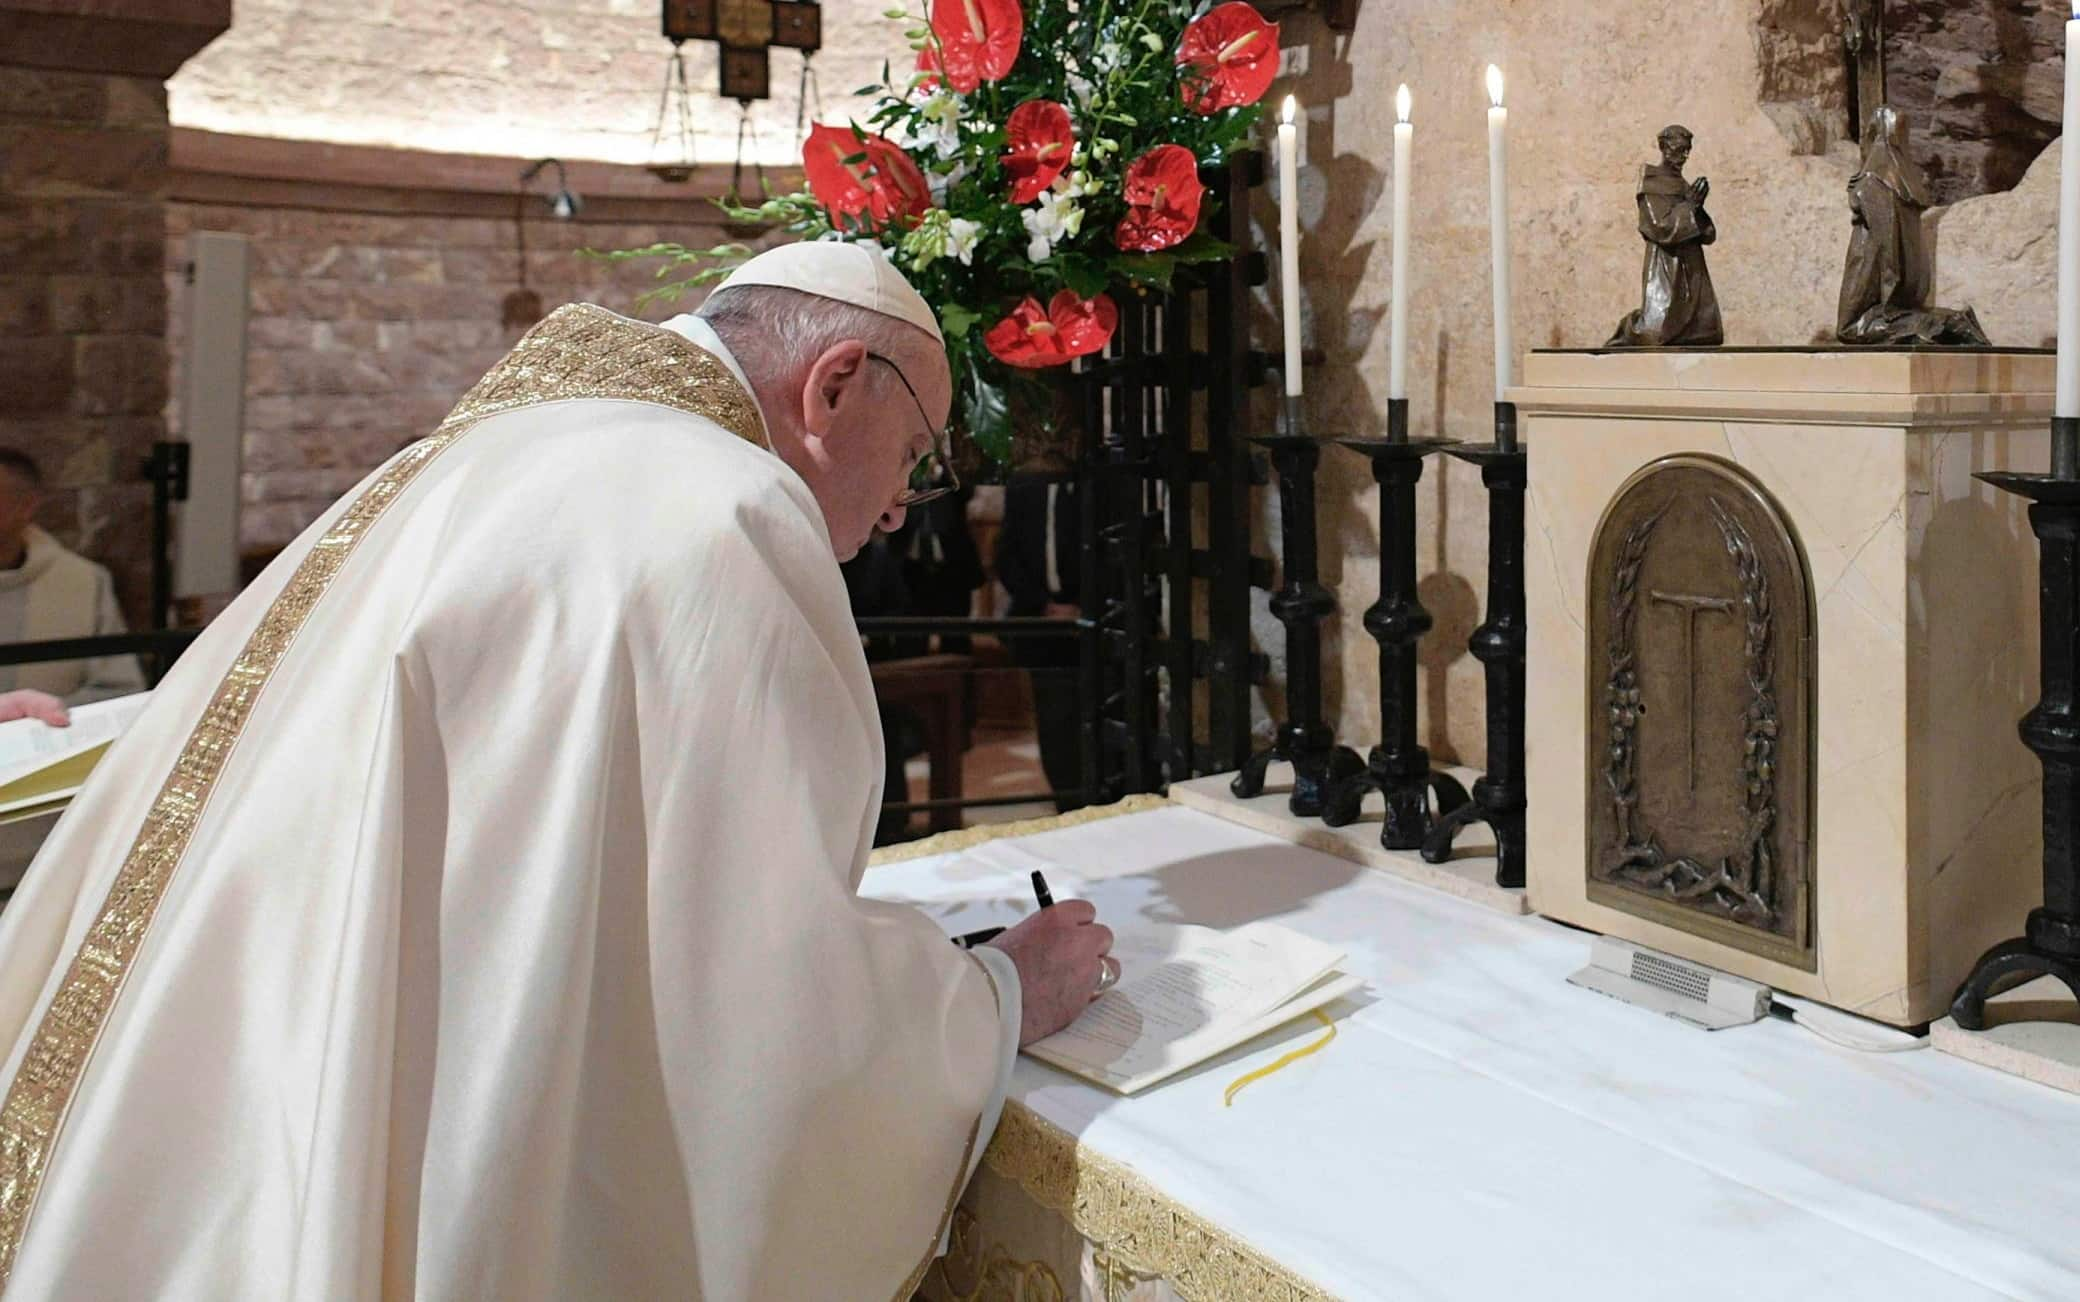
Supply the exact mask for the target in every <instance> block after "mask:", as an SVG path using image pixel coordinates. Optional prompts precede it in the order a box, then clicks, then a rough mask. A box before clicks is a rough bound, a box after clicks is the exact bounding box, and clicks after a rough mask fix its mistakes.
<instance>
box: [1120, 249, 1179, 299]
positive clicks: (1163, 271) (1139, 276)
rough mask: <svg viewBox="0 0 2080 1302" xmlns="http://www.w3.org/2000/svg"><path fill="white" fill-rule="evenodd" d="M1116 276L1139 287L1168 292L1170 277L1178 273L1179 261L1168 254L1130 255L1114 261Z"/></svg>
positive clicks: (1124, 255)
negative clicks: (1143, 286)
mask: <svg viewBox="0 0 2080 1302" xmlns="http://www.w3.org/2000/svg"><path fill="white" fill-rule="evenodd" d="M1112 270H1113V272H1114V274H1116V275H1119V276H1121V277H1124V278H1125V279H1127V280H1131V281H1133V282H1134V283H1136V284H1139V285H1149V286H1153V287H1154V288H1156V289H1160V290H1163V291H1164V292H1166V293H1167V292H1168V291H1169V289H1170V277H1171V276H1172V275H1173V274H1174V273H1175V272H1176V271H1177V259H1176V258H1175V257H1174V256H1172V255H1171V254H1168V253H1129V254H1123V255H1121V256H1120V257H1117V258H1114V259H1112Z"/></svg>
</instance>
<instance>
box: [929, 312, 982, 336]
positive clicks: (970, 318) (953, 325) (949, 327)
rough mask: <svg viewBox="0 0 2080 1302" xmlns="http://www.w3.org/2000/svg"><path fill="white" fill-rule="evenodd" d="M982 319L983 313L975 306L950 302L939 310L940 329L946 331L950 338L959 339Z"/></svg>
mask: <svg viewBox="0 0 2080 1302" xmlns="http://www.w3.org/2000/svg"><path fill="white" fill-rule="evenodd" d="M981 319H982V313H980V312H977V311H975V310H974V309H973V308H967V307H962V306H961V305H960V304H959V303H948V304H947V305H946V306H945V307H944V308H941V309H940V311H939V329H940V330H942V331H943V332H945V334H946V336H947V337H948V338H950V339H958V338H960V337H961V336H962V335H965V334H967V333H968V331H969V330H970V329H972V328H973V327H974V325H975V323H976V322H977V321H980V320H981Z"/></svg>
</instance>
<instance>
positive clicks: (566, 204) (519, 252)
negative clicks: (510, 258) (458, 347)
mask: <svg viewBox="0 0 2080 1302" xmlns="http://www.w3.org/2000/svg"><path fill="white" fill-rule="evenodd" d="M549 167H553V168H555V169H556V193H555V194H552V195H549V196H546V197H547V200H548V204H549V214H550V216H552V217H554V218H555V219H556V220H557V221H560V222H567V221H570V220H572V219H573V218H575V217H576V216H577V215H578V210H579V209H580V208H582V207H584V206H585V202H584V200H582V199H580V198H579V197H578V196H577V195H575V194H573V193H571V187H570V178H569V177H568V176H567V175H566V174H565V172H564V169H563V163H562V162H561V161H559V160H557V159H554V158H542V159H537V160H536V161H534V162H532V163H529V164H528V165H527V167H526V168H525V169H523V170H522V171H521V173H520V186H519V188H518V189H516V190H515V191H514V192H513V255H514V258H515V260H516V270H517V272H518V275H519V280H520V285H519V287H518V288H517V289H515V290H513V291H512V292H511V293H509V294H507V295H506V296H505V298H504V300H503V301H502V302H500V304H499V314H498V316H499V324H500V325H502V326H503V327H505V328H506V329H507V330H525V329H527V328H528V327H529V326H531V325H533V324H534V323H535V322H537V321H539V320H541V319H542V296H541V295H540V294H538V293H536V292H535V291H534V290H533V289H532V288H531V287H530V286H529V285H528V283H527V194H528V187H529V186H531V185H532V184H534V179H535V178H536V177H537V176H540V175H541V174H542V170H543V169H544V168H549Z"/></svg>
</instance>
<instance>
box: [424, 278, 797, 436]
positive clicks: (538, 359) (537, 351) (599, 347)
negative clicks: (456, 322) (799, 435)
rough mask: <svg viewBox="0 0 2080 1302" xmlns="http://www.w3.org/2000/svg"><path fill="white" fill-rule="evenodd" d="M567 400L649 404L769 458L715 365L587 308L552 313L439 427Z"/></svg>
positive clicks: (672, 341)
mask: <svg viewBox="0 0 2080 1302" xmlns="http://www.w3.org/2000/svg"><path fill="white" fill-rule="evenodd" d="M574 398H609V399H619V400H621V401H625V402H651V403H656V404H657V405H658V406H661V407H670V408H672V409H673V410H675V411H683V412H686V413H688V414H690V415H694V416H701V417H705V418H706V419H708V420H712V421H714V422H715V423H716V424H717V425H720V426H722V428H724V429H726V430H728V431H729V432H730V433H732V434H734V435H736V436H737V437H738V438H740V439H743V440H744V441H745V442H747V443H755V444H757V445H758V446H759V447H762V448H764V449H766V450H767V451H769V452H770V451H771V450H772V447H773V444H772V441H771V440H770V439H769V438H767V437H766V427H765V422H764V421H762V420H761V419H760V418H759V414H758V404H757V403H756V402H754V401H753V400H752V397H751V395H750V394H748V393H746V392H745V391H744V386H743V385H741V384H739V383H738V382H737V378H736V376H734V375H732V374H731V373H730V369H729V367H728V366H727V365H726V364H725V363H724V362H723V361H722V359H721V358H719V357H717V356H715V355H714V354H713V353H711V352H709V351H707V350H706V349H704V348H702V347H700V346H699V345H698V344H695V343H694V342H693V341H692V340H689V339H686V338H684V337H683V336H680V335H676V334H674V333H672V332H671V331H669V330H666V329H664V328H663V327H661V326H654V325H650V324H648V323H646V322H642V321H631V320H630V319H629V318H627V317H625V316H618V315H616V314H615V313H612V312H609V311H607V310H606V309H605V308H603V307H595V306H593V305H592V304H590V303H571V304H568V305H566V306H564V307H559V308H557V309H556V310H555V311H554V312H551V313H550V314H549V315H548V316H547V317H544V318H543V319H542V321H541V322H540V323H539V324H538V325H536V326H535V327H534V328H533V329H532V330H529V331H528V332H527V333H526V334H525V335H523V336H521V339H520V342H519V343H517V344H514V345H513V351H511V352H509V353H507V354H506V355H505V356H504V357H503V358H501V359H499V362H498V364H497V365H495V366H493V367H492V368H491V369H490V370H489V371H487V372H485V374H484V378H483V379H481V380H479V381H477V383H476V385H475V386H474V387H473V388H471V389H470V391H469V392H468V393H466V394H464V395H463V398H462V401H461V402H459V403H457V404H455V410H454V411H452V412H450V413H448V418H447V419H446V420H444V421H442V422H441V425H442V428H448V427H451V426H455V425H458V424H464V423H468V422H473V421H478V420H482V419H483V418H484V417H486V416H494V415H497V414H498V413H499V412H502V411H513V410H516V409H518V408H521V407H532V406H535V405H537V404H539V403H544V402H559V401H564V400H568V399H574Z"/></svg>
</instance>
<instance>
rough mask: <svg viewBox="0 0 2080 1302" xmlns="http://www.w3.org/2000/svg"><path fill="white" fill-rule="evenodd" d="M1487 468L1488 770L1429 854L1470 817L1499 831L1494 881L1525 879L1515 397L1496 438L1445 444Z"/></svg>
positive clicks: (1476, 646) (1520, 452)
mask: <svg viewBox="0 0 2080 1302" xmlns="http://www.w3.org/2000/svg"><path fill="white" fill-rule="evenodd" d="M1445 451H1446V452H1448V453H1450V454H1451V455H1452V456H1455V457H1457V458H1459V459H1460V460H1461V461H1468V462H1471V463H1473V464H1474V465H1477V466H1479V467H1480V468H1481V483H1482V484H1484V485H1485V486H1486V487H1487V490H1488V617H1487V619H1486V620H1485V621H1483V622H1482V624H1481V626H1480V627H1479V628H1476V629H1474V630H1473V636H1472V637H1471V638H1469V639H1467V646H1468V648H1469V649H1471V650H1472V652H1473V658H1474V659H1476V660H1478V661H1480V662H1481V665H1482V667H1483V668H1485V669H1486V670H1487V676H1488V771H1487V772H1486V773H1484V774H1483V775H1481V777H1480V778H1479V779H1478V780H1476V781H1475V782H1474V784H1473V798H1472V799H1471V800H1469V801H1467V802H1466V803H1465V804H1463V805H1461V806H1459V807H1458V808H1457V809H1455V810H1453V811H1452V812H1451V813H1450V814H1447V815H1445V816H1444V817H1443V818H1441V819H1440V820H1438V823H1437V826H1436V827H1434V828H1432V829H1431V832H1430V836H1429V839H1428V840H1426V841H1424V842H1423V858H1425V859H1427V860H1428V861H1430V862H1431V863H1442V862H1444V861H1445V860H1446V859H1448V858H1450V857H1451V853H1452V842H1453V840H1454V839H1455V838H1457V837H1458V835H1459V833H1460V832H1461V831H1462V830H1463V829H1464V828H1465V827H1466V826H1467V825H1468V824H1471V823H1486V824H1487V825H1488V827H1489V828H1490V830H1492V831H1493V832H1494V833H1495V884H1496V885H1497V886H1522V885H1523V884H1524V487H1525V484H1526V483H1527V482H1528V481H1529V471H1528V466H1527V460H1526V454H1525V452H1524V449H1522V448H1520V447H1518V446H1517V407H1516V404H1515V403H1511V402H1498V403H1496V404H1495V441H1494V442H1493V443H1487V444H1476V445H1471V446H1460V447H1450V448H1446V449H1445Z"/></svg>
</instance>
